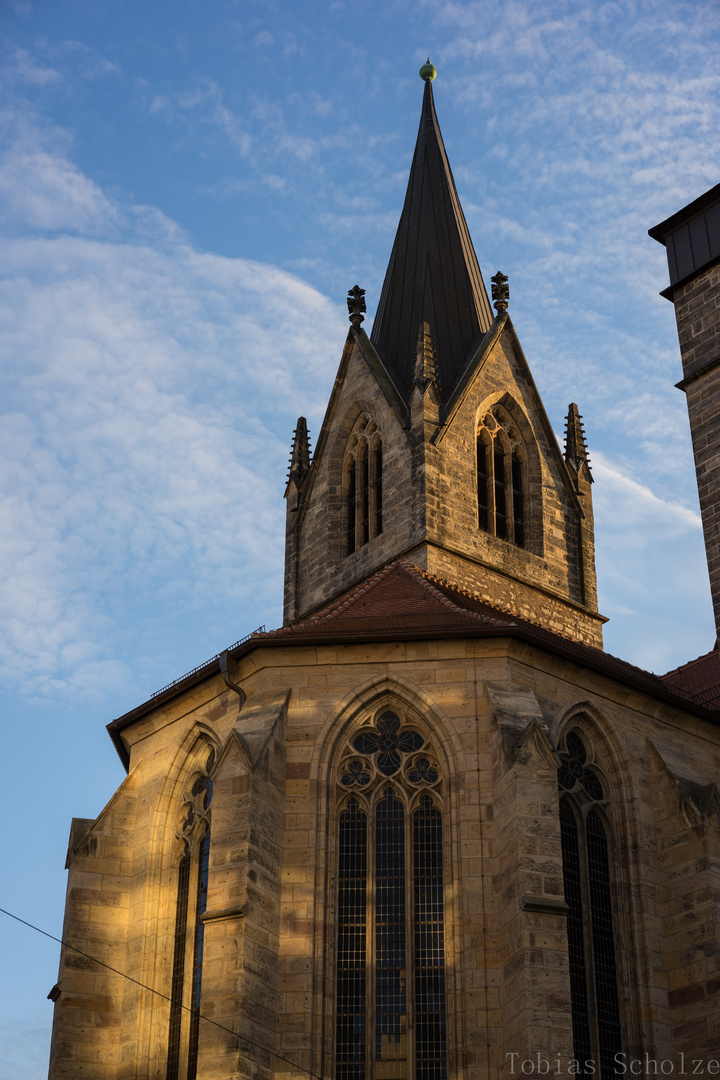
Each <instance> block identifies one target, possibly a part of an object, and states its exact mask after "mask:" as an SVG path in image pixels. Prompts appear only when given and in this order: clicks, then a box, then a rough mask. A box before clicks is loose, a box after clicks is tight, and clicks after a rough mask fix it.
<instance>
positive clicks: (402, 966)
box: [335, 709, 447, 1080]
mask: <svg viewBox="0 0 720 1080" xmlns="http://www.w3.org/2000/svg"><path fill="white" fill-rule="evenodd" d="M337 781H338V796H339V799H340V812H339V814H338V838H337V844H338V847H337V882H338V886H337V889H338V894H337V896H338V899H337V905H338V906H337V973H336V978H337V983H336V1024H335V1031H336V1050H335V1073H336V1077H337V1080H366V1078H367V1080H445V1078H446V1077H447V1039H446V1019H445V1017H446V1001H445V946H444V888H443V818H442V809H441V799H442V770H441V768H440V766H439V762H438V758H437V755H436V753H435V751H434V749H433V747H432V746H431V744H430V743H429V742H428V740H427V739H426V738H425V737H424V736H423V735H422V734H421V733H420V731H418V730H417V729H416V728H415V727H414V726H413V725H412V724H410V723H406V722H403V720H402V719H401V717H400V716H399V715H398V714H397V713H396V712H394V711H393V710H391V709H385V710H383V711H381V712H380V714H379V715H378V716H376V718H375V721H374V723H372V724H367V725H365V726H364V727H362V728H361V729H360V730H359V731H357V732H356V733H355V735H353V736H352V738H351V739H350V741H349V742H348V744H347V749H346V753H345V756H344V757H343V760H342V761H341V764H340V767H339V769H338V772H337ZM348 791H352V792H353V793H354V794H352V795H350V796H349V797H348V796H347V795H346V794H345V793H346V792H348ZM411 1015H413V1016H414V1024H413V1025H412V1026H411V1025H410V1024H409V1017H410V1016H411Z"/></svg>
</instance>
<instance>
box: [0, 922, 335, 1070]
mask: <svg viewBox="0 0 720 1080" xmlns="http://www.w3.org/2000/svg"><path fill="white" fill-rule="evenodd" d="M0 913H2V914H3V915H7V916H8V917H9V918H11V919H14V920H15V922H19V923H22V924H23V926H28V927H29V928H30V929H31V930H35V931H37V933H38V934H42V935H43V937H46V938H50V940H51V941H57V942H58V944H59V945H64V946H65V948H66V949H72V951H73V952H76V953H79V955H80V956H84V957H85V958H86V959H88V960H92V962H93V963H94V964H99V965H100V967H103V968H105V969H106V970H107V971H111V972H112V973H113V975H119V976H120V978H121V979H127V980H128V982H131V983H135V985H136V986H139V987H140V988H141V989H143V990H148V991H149V992H150V993H151V994H156V995H157V997H160V998H163V999H164V1000H165V1001H170V1002H172V998H170V997H168V995H167V994H163V993H162V992H161V991H160V990H154V989H153V987H152V986H147V985H146V984H145V983H142V982H140V980H139V979H133V977H132V975H127V974H126V973H125V972H124V971H118V969H117V968H114V967H111V966H110V964H106V963H105V962H104V961H103V960H98V959H97V957H96V956H91V955H90V953H86V952H83V950H82V949H78V948H76V946H75V945H71V944H70V942H69V941H64V940H63V938H59V937H55V935H54V934H49V933H48V932H47V930H41V929H40V927H39V926H35V925H34V924H33V923H31V922H28V921H27V919H21V918H20V916H19V915H13V913H12V911H6V910H5V908H0ZM180 1008H181V1009H184V1010H185V1012H189V1013H192V1014H193V1016H199V1018H200V1019H201V1020H205V1021H206V1022H207V1023H208V1024H212V1025H213V1027H216V1028H219V1029H220V1031H224V1032H226V1033H227V1034H228V1035H232V1036H233V1037H234V1038H236V1039H238V1041H240V1042H245V1043H248V1044H249V1045H250V1046H256V1047H257V1048H258V1049H259V1050H262V1051H263V1052H264V1053H266V1054H270V1056H271V1057H274V1058H277V1059H278V1061H284V1062H285V1064H286V1065H292V1067H293V1069H297V1070H298V1072H302V1073H305V1074H306V1075H307V1076H311V1077H313V1080H324V1077H322V1076H320V1075H319V1074H318V1073H314V1072H311V1071H310V1069H305V1068H303V1066H302V1065H298V1064H297V1063H296V1062H295V1061H291V1060H290V1058H286V1057H283V1056H282V1054H276V1053H275V1051H274V1050H268V1048H267V1047H266V1046H263V1044H262V1043H259V1042H256V1040H255V1039H250V1038H248V1036H247V1035H240V1034H239V1033H238V1032H237V1031H233V1030H232V1028H229V1027H225V1025H224V1024H219V1023H218V1022H217V1020H212V1019H211V1018H210V1017H209V1016H205V1015H204V1013H201V1012H196V1011H195V1009H191V1008H190V1006H189V1005H183V1004H180Z"/></svg>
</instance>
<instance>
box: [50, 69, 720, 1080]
mask: <svg viewBox="0 0 720 1080" xmlns="http://www.w3.org/2000/svg"><path fill="white" fill-rule="evenodd" d="M421 74H422V75H423V77H424V78H425V89H424V99H423V105H422V115H421V121H420V131H419V134H418V140H417V145H416V148H415V154H414V157H413V161H412V166H411V171H410V180H409V183H408V190H407V195H406V199H405V204H404V207H403V210H402V214H401V218H400V224H399V227H398V232H397V236H396V239H395V243H394V246H393V250H392V254H391V256H390V263H389V266H388V271H387V274H386V278H385V283H384V286H383V290H382V295H381V298H380V302H379V305H378V311H377V315H376V318H375V322H374V325H373V327H372V331H371V333H370V335H369V336H368V335H367V333H366V332H365V330H364V329H363V327H362V323H363V321H364V310H365V304H364V299H363V290H362V289H360V288H359V287H357V286H356V287H355V288H353V289H352V290H350V293H349V296H348V308H349V315H350V329H349V333H348V337H347V341H346V343H345V348H344V351H343V354H342V359H341V362H340V367H339V370H338V375H337V378H336V381H335V386H334V388H333V391H332V395H331V398H330V402H329V404H328V409H327V413H326V416H325V420H324V422H323V426H322V429H321V432H320V434H319V437H318V439H317V444H316V448H315V452H314V454H313V455H312V458H311V455H310V446H309V437H308V432H307V426H306V423H305V421H304V420H303V419H302V418H301V419H300V420H299V421H298V425H297V428H296V431H295V436H294V441H293V447H292V455H291V461H290V472H289V477H288V482H287V487H286V491H285V495H286V500H287V550H286V569H285V618H284V625H283V626H282V627H281V628H279V629H277V630H275V631H272V632H269V633H257V634H254V635H252V636H251V637H250V638H249V639H248V640H246V641H243V642H240V643H238V644H237V645H235V646H234V647H233V648H231V649H229V650H227V651H226V652H224V653H222V654H220V655H218V656H217V657H214V658H213V659H212V660H210V661H208V662H207V663H206V664H204V665H202V666H201V667H199V668H197V669H196V670H195V671H194V672H192V673H191V674H189V675H188V676H186V677H185V678H183V679H180V680H178V681H177V683H175V684H173V685H172V686H170V687H168V688H166V689H165V690H163V691H162V692H160V693H159V694H157V695H156V696H154V697H153V698H152V699H151V700H150V701H148V702H146V703H144V704H142V705H140V706H138V707H137V708H136V709H134V710H133V711H132V712H130V713H128V714H126V715H125V716H122V717H120V718H119V719H117V720H114V721H113V722H112V723H111V724H110V725H109V732H110V735H111V737H112V739H113V742H114V744H115V747H116V749H117V751H118V753H119V754H120V756H121V758H122V760H123V762H124V763H125V765H126V767H127V770H128V775H127V778H126V780H125V781H124V783H123V784H122V785H121V787H120V788H119V789H118V791H117V792H116V793H115V795H114V796H113V797H112V799H111V800H110V802H109V803H108V805H107V806H106V807H105V809H104V810H103V811H102V812H101V813H100V815H99V816H98V817H97V818H96V819H95V820H92V821H90V820H75V821H73V825H72V831H71V838H70V845H69V850H68V870H69V880H68V897H67V908H66V916H65V927H64V935H63V936H64V938H65V940H66V942H67V943H68V945H67V946H66V947H64V948H63V951H62V955H61V962H60V974H59V978H58V983H57V985H56V986H55V987H54V988H53V990H52V992H51V996H52V998H53V1000H54V1002H55V1025H54V1032H53V1049H52V1059H51V1067H50V1075H51V1077H53V1078H57V1080H59V1078H61V1077H67V1078H73V1080H76V1078H80V1077H83V1078H90V1080H101V1078H102V1080H130V1078H133V1080H135V1078H143V1080H150V1078H153V1080H220V1078H222V1080H230V1078H234V1080H237V1078H240V1077H246V1076H247V1077H250V1076H252V1077H258V1078H260V1080H271V1078H275V1077H278V1078H279V1077H288V1078H290V1077H292V1080H302V1078H306V1077H311V1076H312V1077H315V1078H319V1080H331V1078H333V1080H450V1078H458V1080H459V1078H463V1080H499V1078H501V1077H502V1078H505V1077H512V1076H520V1075H525V1076H527V1075H533V1074H534V1075H563V1076H565V1075H568V1076H571V1075H578V1074H581V1075H594V1076H597V1077H601V1078H602V1080H608V1078H609V1077H613V1076H614V1075H626V1074H627V1073H629V1072H632V1074H633V1075H638V1069H637V1067H634V1068H633V1063H635V1062H637V1061H641V1062H642V1067H643V1068H644V1067H645V1055H646V1054H647V1055H648V1057H649V1059H654V1060H657V1061H658V1062H664V1061H667V1060H670V1061H672V1062H673V1063H674V1067H675V1070H676V1071H678V1072H679V1071H680V1062H681V1060H682V1058H681V1055H682V1054H684V1055H685V1061H686V1062H689V1061H690V1060H691V1059H693V1060H694V1059H702V1061H703V1062H704V1063H707V1062H712V1060H713V1059H714V1058H717V1057H718V1056H720V1051H719V1050H718V1047H719V1046H720V955H719V945H720V802H719V800H718V791H717V786H716V785H717V783H718V778H719V777H720V727H719V726H718V720H719V719H720V713H718V711H717V702H716V701H715V700H711V699H706V700H700V699H699V698H698V697H696V696H694V694H693V693H692V691H691V690H690V689H687V688H685V687H684V686H683V685H682V684H681V681H678V677H677V673H672V676H668V678H667V679H664V678H658V677H656V676H654V675H652V674H650V673H648V672H644V671H641V670H639V669H638V668H635V667H632V666H631V665H629V664H626V663H624V662H623V661H621V660H618V659H616V658H614V657H611V656H608V655H606V654H605V653H604V652H603V651H602V638H601V630H602V623H603V618H602V616H601V615H600V614H599V612H598V610H597V598H596V583H595V568H594V552H593V516H592V499H591V483H592V477H591V473H590V465H589V460H588V452H587V447H586V443H585V437H584V433H583V429H582V425H581V418H580V415H579V413H578V409H577V406H576V405H574V404H573V405H571V406H570V408H569V412H568V417H567V432H566V441H565V447H564V452H563V451H561V450H560V448H559V447H558V445H557V442H556V440H555V437H554V434H553V431H552V427H551V424H550V422H549V420H548V418H547V415H546V413H545V410H544V408H543V405H542V402H541V400H540V396H539V394H538V391H537V388H536V386H535V383H534V381H533V378H532V375H531V373H530V369H529V367H528V363H527V361H526V359H525V357H524V354H523V352H522V349H521V347H520V343H519V341H518V339H517V335H516V334H515V331H514V329H513V326H512V323H511V321H510V317H509V315H508V310H507V309H508V300H509V297H508V285H507V279H506V278H505V277H504V275H502V274H500V273H498V274H496V275H495V277H494V278H493V279H492V283H493V289H492V293H493V295H492V299H493V301H494V311H493V307H492V306H491V303H490V301H489V299H488V296H487V293H486V291H485V286H484V283H483V278H482V275H481V272H480V268H479V266H478V262H477V259H476V256H475V252H474V250H473V246H472V243H471V240H470V236H469V233H468V229H467V225H466V222H465V218H464V216H463V212H462V208H461V206H460V202H459V199H458V195H457V191H456V189H455V184H454V182H453V178H452V173H451V170H450V166H449V164H448V159H447V155H446V153H445V148H444V146H443V141H442V137H441V134H440V129H439V126H438V122H437V117H436V114H435V108H434V104H433V93H432V86H431V81H432V78H433V77H434V74H435V72H434V69H433V68H432V66H431V65H429V64H428V65H424V67H423V69H422V70H421ZM76 950H80V951H76ZM118 972H120V973H122V974H118ZM123 976H125V977H123ZM623 1070H625V1072H623ZM650 1071H652V1068H650ZM663 1071H664V1072H667V1067H666V1068H665V1069H664V1070H663ZM707 1074H708V1075H710V1074H711V1073H707Z"/></svg>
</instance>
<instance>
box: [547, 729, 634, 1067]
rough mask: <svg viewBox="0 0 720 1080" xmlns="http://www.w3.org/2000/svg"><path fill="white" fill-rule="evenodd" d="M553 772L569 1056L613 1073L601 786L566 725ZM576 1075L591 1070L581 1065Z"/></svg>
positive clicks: (618, 1038) (611, 941) (616, 1049)
mask: <svg viewBox="0 0 720 1080" xmlns="http://www.w3.org/2000/svg"><path fill="white" fill-rule="evenodd" d="M565 748H566V749H565V753H563V754H562V755H561V761H562V765H561V768H560V771H559V773H558V782H559V786H560V794H561V798H560V833H561V841H562V861H563V877H564V882H565V902H566V903H567V905H568V931H567V932H568V959H569V965H570V999H571V1008H572V1026H573V1043H574V1053H575V1057H576V1058H577V1060H578V1061H580V1062H581V1063H583V1062H592V1063H593V1070H594V1075H595V1076H599V1077H600V1080H609V1078H610V1077H614V1076H615V1071H614V1069H615V1055H616V1054H619V1053H620V1052H621V1047H622V1032H621V1023H620V1006H619V999H618V987H617V964H616V958H615V936H614V929H613V904H612V883H611V873H610V851H609V844H608V833H607V827H606V824H605V822H604V820H603V816H604V812H605V809H604V807H605V803H606V801H607V800H606V798H605V787H604V785H603V782H602V781H601V779H600V777H599V775H598V771H597V769H596V767H595V766H593V765H591V764H590V763H589V762H588V753H587V749H586V746H585V743H584V742H583V740H582V738H581V737H580V735H579V734H578V733H577V732H576V731H571V732H570V733H569V734H568V736H567V738H566V740H565ZM579 1075H593V1072H591V1070H590V1069H589V1068H588V1069H587V1070H585V1069H583V1071H582V1072H581V1073H580V1074H579Z"/></svg>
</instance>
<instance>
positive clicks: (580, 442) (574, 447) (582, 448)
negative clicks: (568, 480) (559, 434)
mask: <svg viewBox="0 0 720 1080" xmlns="http://www.w3.org/2000/svg"><path fill="white" fill-rule="evenodd" d="M565 460H566V461H567V462H568V464H571V465H573V466H574V467H575V470H576V471H577V472H578V473H579V472H580V469H581V468H582V466H583V465H584V466H585V468H586V469H587V475H588V479H589V480H590V481H592V473H591V472H590V456H589V454H588V448H587V443H586V442H585V431H584V429H583V425H582V416H581V415H580V411H579V410H578V407H577V405H576V404H575V402H572V403H571V404H570V406H569V408H568V414H567V419H566V421H565Z"/></svg>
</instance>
